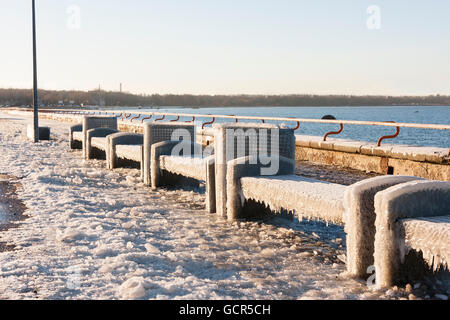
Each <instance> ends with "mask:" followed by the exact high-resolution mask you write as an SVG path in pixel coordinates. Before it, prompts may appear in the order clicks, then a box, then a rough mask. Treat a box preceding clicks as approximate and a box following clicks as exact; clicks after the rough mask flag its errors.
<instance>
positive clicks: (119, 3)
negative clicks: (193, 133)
mask: <svg viewBox="0 0 450 320" xmlns="http://www.w3.org/2000/svg"><path fill="white" fill-rule="evenodd" d="M36 3H37V15H38V17H37V19H38V50H39V52H38V53H39V56H38V59H39V60H38V64H39V86H40V87H41V88H46V89H82V90H88V89H93V88H95V87H98V85H99V84H100V85H101V87H102V88H103V89H106V90H118V89H119V83H120V82H122V83H123V86H124V90H127V91H131V92H134V93H149V94H150V93H194V94H233V93H250V94H252V93H261V94H288V93H314V94H332V93H336V94H338V93H343V94H393V95H401V94H413V95H420V94H436V93H441V94H450V40H449V39H450V1H448V0H428V1H424V0H417V1H413V0H409V1H407V0H395V1H393V0H387V1H381V0H380V1H377V0H372V1H365V0H352V1H351V0H341V1H336V0H328V1H326V0H315V1H312V0H305V1H303V0H292V1H289V0H272V1H268V0H239V1H238V0H226V1H225V0H224V1H219V0H209V1H206V0H189V1H187V0H185V1H184V0H178V1H174V0H173V1H172V0H164V1H163V0H127V1H125V0H72V1H66V0H36ZM71 5H76V6H78V7H79V8H80V9H81V15H80V17H81V19H80V22H81V24H80V28H79V29H75V30H72V29H70V28H68V27H67V21H68V20H69V18H70V14H68V13H67V9H68V8H69V7H70V6H71ZM370 5H377V6H379V8H380V9H381V29H379V30H369V29H368V28H367V24H366V21H367V19H368V18H369V14H367V12H366V10H367V8H368V7H369V6H370ZM0 30H1V33H0V35H1V36H0V39H1V50H0V61H1V62H0V87H20V88H31V85H32V74H31V70H32V65H31V62H32V60H31V0H0Z"/></svg>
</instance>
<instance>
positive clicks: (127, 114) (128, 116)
mask: <svg viewBox="0 0 450 320" xmlns="http://www.w3.org/2000/svg"><path fill="white" fill-rule="evenodd" d="M39 112H42V113H56V114H77V115H92V116H94V115H105V116H106V115H109V116H116V117H117V118H119V120H122V121H128V122H130V123H133V124H136V125H140V124H142V123H144V122H145V121H150V120H152V121H170V122H177V121H181V120H180V119H181V118H188V119H192V120H190V121H186V122H194V121H195V120H196V119H199V118H200V119H204V120H205V122H203V123H202V126H201V127H202V129H204V128H205V127H206V126H207V125H212V124H213V123H214V122H215V121H216V119H225V120H229V121H230V122H232V121H235V122H239V121H240V120H254V121H258V122H262V123H265V122H266V121H278V122H288V123H290V122H292V123H296V127H294V128H293V129H294V130H297V129H299V128H300V126H301V123H315V124H337V125H339V126H340V129H339V130H338V131H332V132H327V133H325V134H324V136H323V140H324V141H326V140H327V138H328V137H329V136H330V135H337V134H340V133H341V132H342V131H343V127H344V125H357V126H378V127H393V128H396V132H395V133H394V134H392V135H385V136H383V137H380V138H379V139H378V145H381V142H382V141H383V140H385V139H393V138H395V137H397V136H398V135H399V133H400V128H415V129H427V130H450V125H447V124H422V123H402V122H380V121H360V120H334V119H305V118H295V117H292V118H286V117H261V116H236V115H219V114H201V113H198V114H194V113H179V112H153V111H134V110H87V109H83V110H79V109H64V110H61V109H42V110H40V111H39ZM168 117H176V118H175V119H171V120H169V119H167V118H168Z"/></svg>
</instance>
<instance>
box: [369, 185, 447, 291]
mask: <svg viewBox="0 0 450 320" xmlns="http://www.w3.org/2000/svg"><path fill="white" fill-rule="evenodd" d="M375 211H376V222H375V224H376V235H375V254H374V258H375V270H376V284H377V286H378V287H379V288H384V287H390V286H392V285H393V284H394V282H396V280H398V279H399V278H401V276H402V271H401V270H402V267H408V266H403V265H402V264H403V263H404V259H405V256H406V254H407V253H408V251H409V250H414V251H417V252H421V253H422V255H423V258H424V259H425V261H426V262H427V263H428V265H429V266H430V267H431V268H434V269H435V270H436V269H438V268H439V267H440V266H442V267H444V268H448V264H449V260H450V182H442V181H412V182H407V183H404V184H399V185H397V186H394V187H391V188H388V189H386V190H384V191H381V192H379V193H377V195H376V196H375Z"/></svg>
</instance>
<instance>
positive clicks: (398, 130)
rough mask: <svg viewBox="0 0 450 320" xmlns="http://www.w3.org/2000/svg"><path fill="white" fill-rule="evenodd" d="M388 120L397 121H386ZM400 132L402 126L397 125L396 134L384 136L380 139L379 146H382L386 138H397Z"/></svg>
mask: <svg viewBox="0 0 450 320" xmlns="http://www.w3.org/2000/svg"><path fill="white" fill-rule="evenodd" d="M386 122H390V123H395V121H386ZM399 134H400V127H397V131H396V132H395V134H393V135H390V136H382V137H381V138H380V139H378V143H377V146H381V142H382V141H383V140H385V139H394V138H397V137H398V135H399Z"/></svg>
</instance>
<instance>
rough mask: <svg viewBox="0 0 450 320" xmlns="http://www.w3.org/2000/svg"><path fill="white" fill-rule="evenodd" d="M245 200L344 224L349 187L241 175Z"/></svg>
mask: <svg viewBox="0 0 450 320" xmlns="http://www.w3.org/2000/svg"><path fill="white" fill-rule="evenodd" d="M241 186H242V194H243V197H244V198H245V199H252V200H255V201H258V202H260V203H264V204H265V205H267V206H269V207H270V208H271V209H272V210H274V211H280V210H281V209H286V210H290V211H295V213H296V214H297V215H298V216H299V217H300V218H306V219H319V220H322V221H326V222H334V223H342V222H343V216H344V193H345V186H343V185H339V184H334V183H328V182H324V181H318V180H313V179H308V178H303V177H299V176H276V177H244V178H241Z"/></svg>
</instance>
